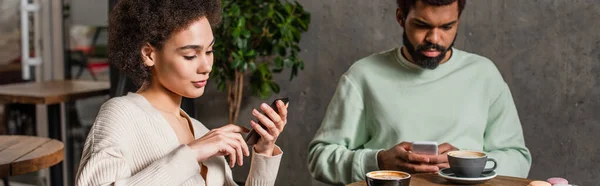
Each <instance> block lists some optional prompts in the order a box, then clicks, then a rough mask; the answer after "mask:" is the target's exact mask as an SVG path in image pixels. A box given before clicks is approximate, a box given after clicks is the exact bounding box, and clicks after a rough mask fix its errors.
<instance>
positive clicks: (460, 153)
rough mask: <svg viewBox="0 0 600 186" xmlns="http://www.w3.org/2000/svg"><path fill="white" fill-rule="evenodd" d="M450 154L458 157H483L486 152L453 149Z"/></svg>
mask: <svg viewBox="0 0 600 186" xmlns="http://www.w3.org/2000/svg"><path fill="white" fill-rule="evenodd" d="M448 155H449V156H452V157H457V158H481V157H485V153H482V152H474V151H452V152H449V153H448Z"/></svg>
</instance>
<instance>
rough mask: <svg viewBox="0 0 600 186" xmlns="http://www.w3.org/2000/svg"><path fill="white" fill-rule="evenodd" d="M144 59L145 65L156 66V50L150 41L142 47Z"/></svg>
mask: <svg viewBox="0 0 600 186" xmlns="http://www.w3.org/2000/svg"><path fill="white" fill-rule="evenodd" d="M141 52H142V59H143V60H144V65H146V66H147V67H151V66H154V59H155V56H156V50H155V48H154V47H152V45H150V43H146V44H145V45H144V46H143V47H142V51H141Z"/></svg>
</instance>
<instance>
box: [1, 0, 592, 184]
mask: <svg viewBox="0 0 600 186" xmlns="http://www.w3.org/2000/svg"><path fill="white" fill-rule="evenodd" d="M24 1H27V0H24ZM29 1H30V2H29V3H39V4H40V5H41V6H40V7H39V10H40V11H39V12H38V13H37V16H36V14H34V13H30V14H29V16H27V19H28V20H29V22H28V24H29V25H30V28H29V29H28V33H29V34H30V36H32V37H31V38H30V41H29V42H31V43H38V44H39V46H38V47H39V48H41V49H39V50H36V49H35V47H36V46H35V44H32V46H31V49H32V50H31V51H33V52H36V51H37V52H39V55H37V54H33V55H35V56H39V57H40V58H41V61H42V63H41V64H40V65H33V66H31V67H30V66H28V65H23V64H22V61H21V60H20V58H21V52H22V48H21V46H22V40H21V34H22V33H23V30H22V29H21V22H20V20H21V19H22V17H21V9H20V3H21V0H0V84H3V85H5V84H11V83H19V82H28V81H40V82H44V81H52V80H65V79H77V80H86V81H99V82H107V83H110V87H111V88H110V93H109V94H106V95H101V96H96V97H92V98H86V99H79V100H75V101H71V102H66V103H63V104H61V105H62V107H61V108H62V109H61V110H62V111H61V115H62V116H63V118H67V119H64V120H62V121H63V122H64V125H65V126H67V127H66V128H67V129H66V135H67V136H68V139H69V141H68V144H65V146H69V147H71V148H72V150H71V151H70V152H69V153H70V154H69V155H65V157H66V158H65V159H69V160H65V161H64V162H63V163H64V164H65V166H63V169H64V171H65V173H66V174H65V175H64V179H65V180H64V184H65V185H72V179H73V175H74V170H76V168H77V165H78V161H79V158H80V156H81V155H80V153H81V145H82V143H83V141H84V140H85V136H86V135H87V131H88V130H89V127H90V126H91V125H92V123H93V121H94V118H95V116H96V114H97V112H98V110H99V108H100V105H101V104H102V103H103V102H104V101H106V100H107V99H109V98H110V97H111V96H115V95H118V94H119V92H118V91H117V90H116V89H117V85H122V84H119V83H118V82H119V79H120V78H121V79H122V75H121V74H119V73H118V71H117V70H116V69H112V68H111V67H110V61H108V60H107V58H106V55H107V54H106V52H107V51H106V44H107V42H106V40H107V30H106V28H108V27H110V25H108V24H107V19H108V15H109V10H110V7H112V6H113V5H114V3H115V2H116V1H117V0H109V1H107V0H29ZM298 2H299V3H300V4H301V5H302V6H304V8H305V10H306V11H308V12H309V13H310V14H311V21H310V25H309V29H308V31H307V32H305V33H303V34H302V39H301V41H300V48H301V53H300V57H301V58H302V59H303V60H304V63H305V67H304V69H303V70H301V71H300V72H299V73H298V77H296V78H294V79H293V80H291V81H290V80H289V73H290V71H289V70H284V71H283V72H281V74H276V75H275V77H274V78H275V81H276V82H277V83H279V85H280V88H281V91H280V92H279V93H278V94H274V95H271V97H269V98H267V99H261V98H258V97H255V96H252V95H251V93H245V94H244V97H243V101H242V106H241V112H240V116H239V119H238V121H239V122H240V123H239V124H240V125H244V126H249V124H248V122H244V121H249V120H250V118H251V114H250V113H251V112H250V111H251V109H252V108H255V107H257V106H258V105H259V104H260V103H261V102H270V101H271V100H272V99H274V98H276V97H289V98H290V101H291V102H290V108H289V112H290V115H289V120H288V121H289V124H288V125H287V126H286V129H285V131H284V133H283V134H282V136H281V137H280V139H279V140H278V145H279V146H281V148H282V149H283V151H284V156H283V159H282V163H281V166H280V169H279V175H278V178H277V182H276V185H326V184H324V183H321V182H319V181H316V180H314V179H313V178H312V177H311V176H310V174H309V172H308V168H307V154H308V143H309V142H310V140H311V139H312V137H313V136H314V134H315V132H316V130H317V129H318V128H319V126H320V121H321V119H322V118H323V116H324V114H325V109H326V107H327V105H328V103H329V100H330V98H331V96H332V95H333V92H334V91H335V87H336V85H337V82H338V78H339V77H340V76H341V74H342V73H344V72H345V71H346V70H347V69H348V67H349V66H350V65H351V64H352V63H353V62H354V61H356V60H358V59H360V58H362V57H365V56H367V55H370V54H373V53H377V52H380V51H383V50H387V49H390V48H392V47H397V46H399V45H401V43H402V37H401V36H402V29H401V27H400V26H399V25H398V24H397V23H396V20H395V18H394V16H395V10H396V4H395V1H394V0H387V1H363V0H324V1H323V0H298ZM598 17H600V4H599V3H597V2H596V1H594V0H577V1H574V0H548V1H531V0H494V1H468V3H467V7H466V9H465V11H464V12H463V15H462V17H461V19H460V27H459V31H458V38H457V40H456V44H455V46H456V47H457V48H459V49H463V50H466V51H469V52H473V53H476V54H479V55H482V56H485V57H488V58H490V59H491V60H492V61H493V62H494V63H495V64H496V66H497V67H498V68H499V70H500V72H501V74H502V75H503V77H504V79H505V81H506V82H507V83H508V85H509V87H510V89H511V92H512V94H513V97H514V100H515V103H516V106H517V109H518V112H519V116H520V120H521V123H522V126H523V131H524V135H525V141H526V145H527V147H528V148H529V149H530V150H531V153H532V155H533V164H532V166H531V170H530V173H529V177H528V178H530V179H537V180H545V179H546V178H549V177H563V178H566V179H568V180H569V181H571V182H573V183H577V184H579V185H596V184H597V183H599V182H600V168H598V166H600V164H599V163H598V162H600V156H599V155H598V154H600V146H599V145H598V144H597V142H596V141H597V140H600V137H598V134H599V133H600V115H599V114H598V113H600V83H599V82H600V32H598V31H599V30H600V26H599V25H600V23H599V22H598V21H597V18H598ZM35 19H38V22H37V23H36V21H35ZM36 24H37V26H36ZM36 32H37V34H36ZM218 39H231V38H218ZM32 40H36V41H32ZM24 68H29V69H31V72H30V74H31V75H32V77H31V78H29V79H24V78H23V72H24ZM80 70H81V74H79V73H80V72H79V71H80ZM246 85H247V84H246ZM125 90H132V87H131V85H130V84H127V83H126V85H125ZM246 90H248V89H246ZM121 92H122V91H121ZM184 107H185V108H184V109H185V110H187V111H188V112H190V111H191V113H193V114H192V115H194V117H196V118H197V119H198V120H200V121H201V122H203V123H204V124H205V125H207V126H208V127H209V128H215V127H219V126H221V125H223V124H226V123H227V121H228V115H227V114H228V112H227V109H228V107H227V98H226V96H225V94H224V93H223V92H219V91H217V89H216V86H215V84H214V82H211V83H209V85H208V88H207V92H206V93H205V94H204V96H202V97H200V98H197V99H194V100H186V102H185V104H184ZM14 113H18V114H17V115H15V114H14ZM45 113H46V111H45V110H44V107H41V106H39V105H38V106H35V105H19V106H15V105H9V104H4V105H0V115H1V116H2V117H0V119H1V120H0V127H1V128H0V135H5V134H21V135H39V136H44V135H46V136H47V134H45V132H44V131H41V130H39V129H37V128H38V127H39V126H43V125H44V122H47V121H43V120H40V119H39V118H45V117H44V115H45ZM9 116H10V117H9ZM36 118H38V119H37V120H36ZM65 153H67V151H65ZM246 161H249V159H246ZM500 166H501V165H500ZM248 169H249V167H248V166H245V167H236V168H234V179H235V180H238V181H243V180H245V175H247V171H248ZM48 175H49V173H48V170H47V169H44V170H41V171H38V172H34V173H29V174H25V175H20V176H14V177H9V180H10V182H11V185H47V180H48ZM1 184H2V183H0V185H1Z"/></svg>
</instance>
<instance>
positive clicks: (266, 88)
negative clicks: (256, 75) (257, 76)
mask: <svg viewBox="0 0 600 186" xmlns="http://www.w3.org/2000/svg"><path fill="white" fill-rule="evenodd" d="M270 95H271V86H270V85H269V83H268V82H264V83H263V84H262V85H261V87H260V97H261V98H263V99H266V98H268V97H269V96H270Z"/></svg>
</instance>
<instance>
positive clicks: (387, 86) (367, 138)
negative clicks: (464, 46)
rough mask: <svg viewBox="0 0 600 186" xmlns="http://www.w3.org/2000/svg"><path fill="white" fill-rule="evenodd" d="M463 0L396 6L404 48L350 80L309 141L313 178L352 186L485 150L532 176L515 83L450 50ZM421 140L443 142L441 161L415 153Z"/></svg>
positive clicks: (502, 164)
mask: <svg viewBox="0 0 600 186" xmlns="http://www.w3.org/2000/svg"><path fill="white" fill-rule="evenodd" d="M465 1H466V0H398V1H397V3H398V6H399V8H398V9H397V10H396V18H397V21H398V23H399V24H400V26H401V27H402V28H403V29H404V34H403V44H404V45H403V47H401V48H398V49H392V50H390V51H386V52H382V53H379V54H375V55H372V56H369V57H366V58H364V59H361V60H359V61H357V62H356V63H355V64H353V65H352V67H350V69H349V70H348V71H347V72H346V73H345V74H344V75H342V77H341V79H340V82H339V84H338V87H337V90H336V92H335V94H334V96H333V98H332V100H331V102H330V104H329V107H328V109H327V113H326V115H325V118H324V119H323V123H322V126H321V128H320V129H319V131H318V132H317V134H316V135H315V137H314V139H313V141H312V142H311V143H310V147H309V149H310V153H309V157H308V164H309V169H310V171H311V174H312V175H313V177H315V178H316V179H317V180H320V181H323V182H327V183H334V184H339V183H343V184H348V183H351V182H355V181H360V180H364V179H365V173H367V172H370V171H374V170H402V171H407V172H411V173H435V172H438V171H439V170H441V169H443V168H448V167H449V165H448V159H447V155H446V153H447V152H449V151H451V150H457V149H461V150H476V151H483V152H486V153H487V154H488V156H489V157H492V158H494V159H496V160H497V161H498V164H499V165H498V168H497V169H496V172H497V173H498V174H501V175H508V176H517V177H527V174H528V172H529V168H530V166H531V155H530V153H529V150H528V149H527V147H526V146H525V142H524V139H523V132H522V129H521V124H520V121H519V117H518V115H517V111H516V108H515V105H514V102H513V99H512V95H511V92H510V90H509V88H508V86H507V84H506V83H505V82H504V80H503V79H502V76H501V75H500V73H499V72H498V70H497V68H496V66H495V65H494V64H493V63H492V62H491V61H490V60H489V59H487V58H484V57H481V56H478V55H475V54H471V53H468V52H465V51H461V50H458V49H455V48H452V46H453V43H454V40H455V39H456V35H457V34H456V33H457V28H458V25H459V17H460V14H461V12H462V10H463V9H464V7H465ZM413 141H436V142H438V143H440V144H441V145H439V146H438V148H439V154H438V155H430V156H427V155H420V154H416V153H412V152H411V142H413ZM488 166H491V164H490V165H488Z"/></svg>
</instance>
